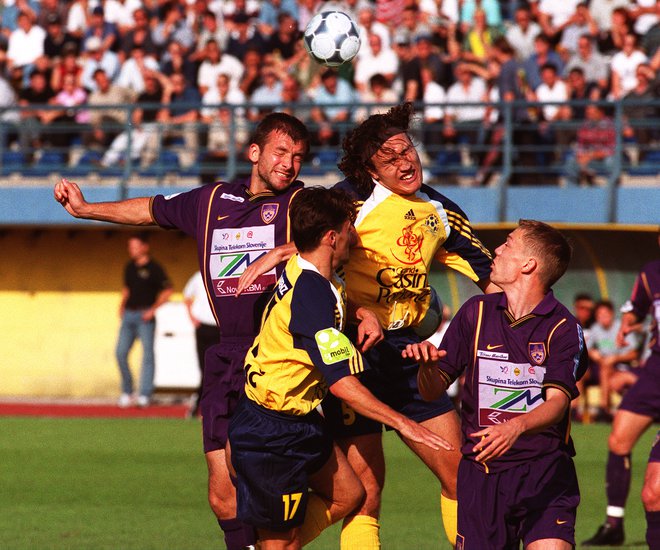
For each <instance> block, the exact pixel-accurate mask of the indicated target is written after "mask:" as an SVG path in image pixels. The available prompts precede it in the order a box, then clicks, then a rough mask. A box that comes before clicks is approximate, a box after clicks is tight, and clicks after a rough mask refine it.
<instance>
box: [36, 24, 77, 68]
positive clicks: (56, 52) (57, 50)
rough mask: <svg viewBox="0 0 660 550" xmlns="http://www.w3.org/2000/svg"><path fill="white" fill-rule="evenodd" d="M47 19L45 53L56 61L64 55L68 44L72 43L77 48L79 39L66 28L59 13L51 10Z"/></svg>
mask: <svg viewBox="0 0 660 550" xmlns="http://www.w3.org/2000/svg"><path fill="white" fill-rule="evenodd" d="M45 19H46V26H45V27H44V28H45V29H46V38H45V39H44V55H45V56H46V57H47V58H48V59H49V60H50V61H51V63H54V62H56V61H57V60H58V59H59V58H60V57H61V56H62V55H63V53H64V49H65V46H66V45H67V44H72V45H73V47H74V48H76V49H77V45H78V39H77V38H76V37H75V36H73V35H72V34H70V33H68V32H66V31H65V30H64V25H63V24H62V19H61V18H60V16H59V15H57V13H55V12H51V13H49V14H48V15H47V16H46V18H45Z"/></svg>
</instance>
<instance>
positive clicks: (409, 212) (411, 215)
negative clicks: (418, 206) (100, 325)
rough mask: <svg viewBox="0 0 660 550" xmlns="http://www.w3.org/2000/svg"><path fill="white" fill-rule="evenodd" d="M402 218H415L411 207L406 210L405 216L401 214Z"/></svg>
mask: <svg viewBox="0 0 660 550" xmlns="http://www.w3.org/2000/svg"><path fill="white" fill-rule="evenodd" d="M403 219H404V220H416V219H417V217H416V216H415V213H414V212H413V209H412V208H411V209H410V210H408V212H406V214H405V216H403Z"/></svg>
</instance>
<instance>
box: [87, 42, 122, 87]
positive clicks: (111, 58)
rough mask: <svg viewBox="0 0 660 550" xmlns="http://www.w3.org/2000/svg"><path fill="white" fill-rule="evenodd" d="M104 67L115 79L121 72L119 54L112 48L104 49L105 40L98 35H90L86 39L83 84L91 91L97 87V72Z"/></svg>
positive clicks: (110, 76)
mask: <svg viewBox="0 0 660 550" xmlns="http://www.w3.org/2000/svg"><path fill="white" fill-rule="evenodd" d="M97 69H103V71H104V72H105V74H106V76H107V77H108V78H109V79H110V81H114V80H115V78H117V75H118V74H119V69H120V63H119V56H118V55H117V54H116V53H115V52H113V51H110V50H104V49H103V42H102V40H101V39H100V38H99V37H98V36H90V37H89V38H87V39H86V40H85V54H84V61H83V69H82V75H81V77H80V78H81V80H80V82H81V84H82V85H83V87H84V88H85V89H87V90H89V91H95V90H96V89H97V82H96V78H95V76H94V75H95V73H96V71H97Z"/></svg>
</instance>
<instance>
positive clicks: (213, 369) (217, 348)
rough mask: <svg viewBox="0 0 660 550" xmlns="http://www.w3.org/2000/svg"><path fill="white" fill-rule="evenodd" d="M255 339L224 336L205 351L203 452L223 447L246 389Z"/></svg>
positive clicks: (202, 408)
mask: <svg viewBox="0 0 660 550" xmlns="http://www.w3.org/2000/svg"><path fill="white" fill-rule="evenodd" d="M253 342H254V339H253V338H237V339H234V338H223V339H222V340H221V342H220V343H219V344H215V345H213V346H211V347H210V348H209V349H207V350H206V355H205V359H204V376H203V378H202V398H201V400H200V404H199V409H200V411H201V414H202V433H203V440H204V452H205V453H208V452H210V451H217V450H218V449H224V448H225V444H226V443H227V429H228V427H229V419H230V418H231V417H232V415H233V414H234V411H235V410H236V407H237V406H238V400H239V398H240V396H241V395H243V392H244V391H245V371H244V363H245V355H246V354H247V351H248V349H250V346H252V343H253Z"/></svg>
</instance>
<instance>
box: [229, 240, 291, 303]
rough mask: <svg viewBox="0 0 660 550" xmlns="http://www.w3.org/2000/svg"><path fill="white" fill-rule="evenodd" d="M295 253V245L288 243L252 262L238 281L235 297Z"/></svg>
mask: <svg viewBox="0 0 660 550" xmlns="http://www.w3.org/2000/svg"><path fill="white" fill-rule="evenodd" d="M296 252H297V250H296V245H295V244H293V243H292V242H290V243H287V244H282V245H280V246H277V247H275V248H273V249H272V250H270V251H269V252H268V253H266V254H264V255H263V256H262V257H261V258H259V259H258V260H256V261H254V262H252V263H251V264H250V265H249V266H248V267H247V269H246V270H245V271H244V272H243V274H242V275H241V276H240V278H239V279H238V286H237V287H236V296H238V295H240V294H241V292H243V291H244V290H245V289H246V288H248V287H249V286H250V285H251V284H252V283H253V282H254V281H255V280H256V279H257V277H259V275H263V274H264V273H266V272H268V271H270V270H271V269H273V268H275V267H276V266H277V265H279V264H280V263H282V262H286V261H287V260H288V259H289V258H291V256H293V255H294V254H295V253H296Z"/></svg>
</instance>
